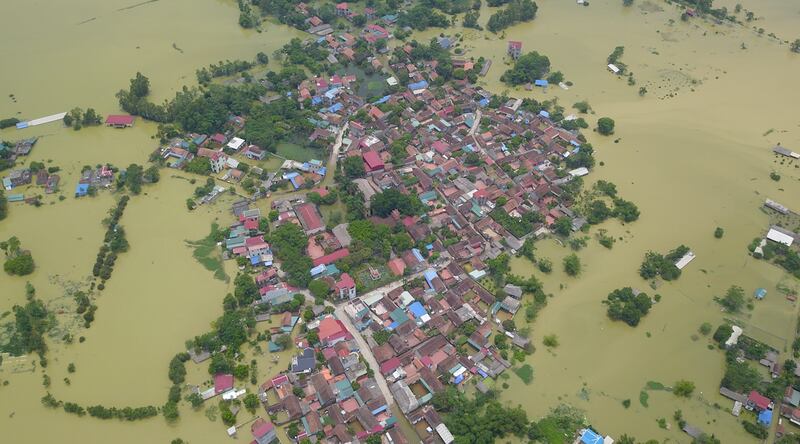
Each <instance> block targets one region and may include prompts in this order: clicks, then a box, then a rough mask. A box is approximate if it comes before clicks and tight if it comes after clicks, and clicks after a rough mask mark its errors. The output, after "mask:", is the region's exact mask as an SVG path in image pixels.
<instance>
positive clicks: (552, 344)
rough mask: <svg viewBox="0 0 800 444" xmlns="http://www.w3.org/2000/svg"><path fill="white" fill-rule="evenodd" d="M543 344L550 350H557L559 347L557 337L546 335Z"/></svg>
mask: <svg viewBox="0 0 800 444" xmlns="http://www.w3.org/2000/svg"><path fill="white" fill-rule="evenodd" d="M542 344H544V346H545V347H548V348H556V347H558V336H556V335H545V336H544V338H543V339H542Z"/></svg>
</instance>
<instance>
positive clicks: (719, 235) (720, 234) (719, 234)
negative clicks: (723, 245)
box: [714, 227, 725, 239]
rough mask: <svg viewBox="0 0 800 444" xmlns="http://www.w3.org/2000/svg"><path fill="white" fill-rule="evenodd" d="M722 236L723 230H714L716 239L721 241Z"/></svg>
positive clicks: (720, 228)
mask: <svg viewBox="0 0 800 444" xmlns="http://www.w3.org/2000/svg"><path fill="white" fill-rule="evenodd" d="M724 234H725V230H723V229H722V227H717V229H716V230H714V237H716V238H717V239H722V236H723V235H724Z"/></svg>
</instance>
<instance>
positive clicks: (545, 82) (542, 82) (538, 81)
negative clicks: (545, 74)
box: [533, 79, 549, 86]
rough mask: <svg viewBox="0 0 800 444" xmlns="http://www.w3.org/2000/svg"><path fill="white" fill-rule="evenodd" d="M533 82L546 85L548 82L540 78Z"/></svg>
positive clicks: (537, 84)
mask: <svg viewBox="0 0 800 444" xmlns="http://www.w3.org/2000/svg"><path fill="white" fill-rule="evenodd" d="M533 84H534V85H536V86H547V85H549V83H547V80H542V79H539V80H534V81H533Z"/></svg>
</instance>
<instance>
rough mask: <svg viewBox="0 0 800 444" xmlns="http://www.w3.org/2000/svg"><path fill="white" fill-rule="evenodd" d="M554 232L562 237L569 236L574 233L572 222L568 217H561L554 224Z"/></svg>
mask: <svg viewBox="0 0 800 444" xmlns="http://www.w3.org/2000/svg"><path fill="white" fill-rule="evenodd" d="M553 230H554V231H555V232H556V234H559V235H561V236H569V234H570V233H571V232H572V220H571V219H570V218H569V217H567V216H561V217H559V218H558V219H556V221H555V222H554V223H553Z"/></svg>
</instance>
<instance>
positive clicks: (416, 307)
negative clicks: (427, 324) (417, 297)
mask: <svg viewBox="0 0 800 444" xmlns="http://www.w3.org/2000/svg"><path fill="white" fill-rule="evenodd" d="M408 309H409V310H410V311H411V313H412V314H413V315H414V317H415V318H417V319H419V318H420V317H421V316H424V315H426V314H428V312H427V311H425V307H423V306H422V304H420V303H419V301H414V302H412V303H411V305H409V306H408Z"/></svg>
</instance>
